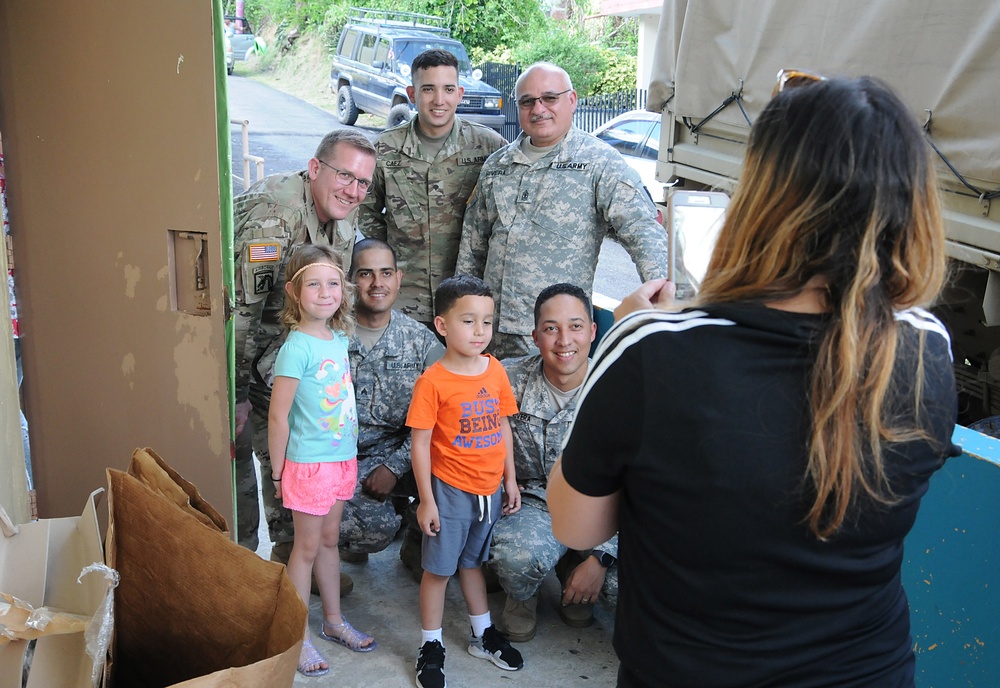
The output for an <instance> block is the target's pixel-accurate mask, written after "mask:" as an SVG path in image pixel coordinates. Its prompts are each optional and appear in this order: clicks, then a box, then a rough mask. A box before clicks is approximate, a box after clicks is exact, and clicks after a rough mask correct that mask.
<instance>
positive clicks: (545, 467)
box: [489, 284, 618, 642]
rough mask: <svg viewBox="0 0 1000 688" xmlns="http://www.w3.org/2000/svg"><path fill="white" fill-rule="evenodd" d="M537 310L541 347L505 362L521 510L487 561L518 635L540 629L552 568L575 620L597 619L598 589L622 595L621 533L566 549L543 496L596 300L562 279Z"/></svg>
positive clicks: (582, 364) (496, 537)
mask: <svg viewBox="0 0 1000 688" xmlns="http://www.w3.org/2000/svg"><path fill="white" fill-rule="evenodd" d="M534 313H535V323H536V325H535V329H534V330H533V333H532V334H533V337H534V341H535V343H536V345H537V346H538V348H539V350H540V352H541V353H540V354H538V355H532V356H524V357H521V358H508V359H506V360H504V361H503V365H504V368H506V369H507V375H508V377H509V378H510V384H511V387H513V389H514V396H515V397H516V398H517V402H518V413H517V414H515V415H513V416H511V418H510V428H511V434H512V436H513V441H514V464H515V467H516V473H517V482H518V484H519V485H520V487H521V510H520V511H519V512H517V513H515V514H510V515H509V516H504V517H503V518H501V519H500V520H499V521H498V522H497V524H496V526H495V528H494V530H493V543H492V546H491V548H490V561H489V565H490V567H491V568H492V569H493V570H494V571H495V572H496V574H497V577H498V578H499V579H500V585H501V586H502V587H503V589H504V591H505V592H506V593H507V601H506V604H505V605H504V611H503V616H502V617H501V619H500V629H501V631H502V632H503V633H505V634H506V635H507V637H508V638H510V639H511V640H516V641H519V642H524V641H527V640H530V639H531V638H532V637H533V636H534V635H535V622H536V605H537V603H538V589H539V587H540V586H541V584H542V579H543V578H545V576H546V574H548V572H549V571H551V570H553V569H555V570H556V572H557V573H559V574H560V579H561V580H562V582H563V596H562V600H561V603H562V606H561V607H560V609H559V615H560V617H562V619H563V621H565V622H566V623H567V624H569V625H571V626H575V627H584V626H587V625H589V624H590V623H592V622H593V604H594V602H595V601H596V599H597V597H598V595H599V594H602V593H603V594H604V596H605V598H606V599H607V600H608V602H610V603H611V604H615V603H617V601H618V566H617V557H618V536H617V535H615V536H614V537H613V538H611V540H609V541H608V542H607V543H605V544H603V545H601V546H600V547H598V548H596V549H594V550H591V551H585V552H574V551H567V549H566V547H564V546H563V545H562V544H561V543H560V542H559V541H558V540H556V538H555V536H554V535H553V534H552V519H551V517H550V516H549V508H548V504H547V503H546V498H545V488H546V485H547V483H548V476H549V471H550V470H552V466H553V464H555V462H556V459H557V458H558V456H559V453H560V451H562V444H563V438H564V437H565V436H566V433H567V432H568V431H569V426H570V422H571V421H572V420H573V415H574V413H575V411H576V397H577V392H578V391H579V388H580V386H581V385H582V384H583V380H584V377H585V376H586V374H587V366H588V359H587V355H588V354H589V352H590V344H591V342H592V341H593V340H594V336H595V334H596V331H597V328H596V326H595V324H594V322H593V319H592V316H591V310H590V300H589V298H588V297H587V294H586V293H585V292H584V291H583V290H582V289H580V288H579V287H577V286H574V285H571V284H556V285H553V286H551V287H547V288H546V289H543V290H542V292H541V294H539V295H538V299H537V301H536V303H535V311H534Z"/></svg>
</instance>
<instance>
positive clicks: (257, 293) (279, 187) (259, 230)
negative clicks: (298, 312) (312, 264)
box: [233, 170, 354, 544]
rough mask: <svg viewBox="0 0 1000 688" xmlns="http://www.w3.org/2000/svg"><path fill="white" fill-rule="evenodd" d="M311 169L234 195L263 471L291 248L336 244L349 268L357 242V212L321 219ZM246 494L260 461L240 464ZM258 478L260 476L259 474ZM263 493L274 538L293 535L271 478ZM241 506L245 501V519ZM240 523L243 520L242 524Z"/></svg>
mask: <svg viewBox="0 0 1000 688" xmlns="http://www.w3.org/2000/svg"><path fill="white" fill-rule="evenodd" d="M309 183H310V182H309V173H308V172H307V171H305V170H303V171H302V172H293V173H288V174H275V175H271V176H268V177H265V178H264V179H261V180H260V181H259V182H257V183H256V184H254V185H253V186H251V187H250V188H249V189H247V190H246V191H245V192H244V193H242V194H240V195H239V196H237V197H236V198H235V199H234V201H233V237H234V242H233V243H234V249H235V254H236V255H235V258H236V275H235V282H236V313H235V325H236V334H235V338H236V402H237V403H240V402H242V401H244V400H246V399H248V398H249V399H250V401H251V403H252V404H253V410H252V411H251V417H252V419H253V449H254V453H255V454H256V455H257V460H258V461H260V464H261V472H262V475H264V476H266V477H269V476H270V473H271V459H270V454H269V453H268V450H267V407H268V404H269V403H270V400H271V368H272V367H273V366H274V358H275V356H277V353H278V349H279V348H281V343H282V341H284V336H283V331H284V330H283V327H282V326H281V324H280V322H279V320H278V316H279V314H280V313H281V308H282V306H283V305H284V302H285V299H284V294H285V264H286V263H287V262H288V255H289V253H290V252H291V249H292V248H294V247H295V246H298V245H299V244H304V243H325V244H330V245H331V246H333V247H334V248H335V249H336V250H337V252H338V253H339V254H340V256H341V257H342V258H343V259H344V268H345V269H349V264H350V261H351V250H352V249H353V248H354V217H353V216H348V218H347V219H345V220H331V221H330V222H327V223H325V224H324V223H320V221H319V217H318V216H317V215H316V208H315V206H314V205H313V199H312V192H311V191H310V187H309ZM236 469H237V476H236V483H237V485H239V486H240V494H249V489H250V488H249V483H250V480H251V476H250V475H249V474H248V473H247V471H252V469H253V463H252V462H246V461H239V462H237V464H236ZM253 479H254V480H255V478H253ZM262 482H263V485H262V486H261V488H262V489H261V495H262V496H263V500H264V515H265V516H266V517H267V523H268V529H269V531H270V534H271V540H272V542H274V543H275V544H280V543H290V542H291V541H292V515H291V512H290V511H288V510H287V509H285V508H284V507H283V506H281V504H280V502H278V501H277V500H275V498H274V485H272V484H271V481H270V480H269V479H268V480H263V481H262ZM241 507H244V508H243V511H244V512H247V510H248V509H249V508H250V505H249V504H248V503H246V504H244V503H239V502H238V503H237V514H236V515H237V520H239V521H242V520H243V519H242V518H241V517H240V511H241ZM237 527H238V528H239V524H237Z"/></svg>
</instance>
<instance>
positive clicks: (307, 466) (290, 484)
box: [281, 458, 358, 516]
mask: <svg viewBox="0 0 1000 688" xmlns="http://www.w3.org/2000/svg"><path fill="white" fill-rule="evenodd" d="M357 482H358V460H357V458H354V459H351V460H349V461H326V462H323V463H296V462H294V461H291V460H289V459H286V460H285V466H284V468H282V470H281V501H282V503H283V504H284V505H285V508H287V509H291V510H292V511H301V512H302V513H304V514H311V515H312V516H326V515H327V514H328V513H330V509H332V508H333V505H334V504H336V503H337V502H338V501H341V502H346V501H347V500H349V499H350V498H351V497H353V496H354V488H355V487H356V486H357Z"/></svg>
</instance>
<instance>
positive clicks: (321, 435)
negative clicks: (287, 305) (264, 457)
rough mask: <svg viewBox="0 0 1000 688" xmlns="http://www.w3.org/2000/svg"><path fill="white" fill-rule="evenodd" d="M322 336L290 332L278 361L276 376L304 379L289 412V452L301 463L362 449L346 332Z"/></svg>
mask: <svg viewBox="0 0 1000 688" xmlns="http://www.w3.org/2000/svg"><path fill="white" fill-rule="evenodd" d="M330 331H331V332H332V333H333V339H331V340H325V339H317V338H316V337H313V336H311V335H308V334H304V333H302V332H299V331H297V330H292V331H291V332H289V333H288V339H286V340H285V343H284V344H282V345H281V350H280V351H278V357H277V358H276V359H275V362H274V374H275V376H282V377H291V378H295V379H296V380H298V381H299V386H298V388H297V389H296V390H295V400H294V401H293V402H292V408H291V410H290V411H289V413H288V427H289V435H288V448H287V449H286V451H285V458H287V459H289V460H290V461H295V462H296V463H321V462H324V461H349V460H351V459H353V458H354V457H355V456H357V455H358V410H357V407H356V405H355V401H354V383H353V381H352V380H351V363H350V359H349V358H348V356H347V337H345V336H344V335H343V334H341V333H339V332H336V331H334V330H330Z"/></svg>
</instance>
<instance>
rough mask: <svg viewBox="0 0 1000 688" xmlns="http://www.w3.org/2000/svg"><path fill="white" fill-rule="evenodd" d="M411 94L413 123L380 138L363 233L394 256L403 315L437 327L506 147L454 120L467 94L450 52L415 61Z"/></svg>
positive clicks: (474, 126)
mask: <svg viewBox="0 0 1000 688" xmlns="http://www.w3.org/2000/svg"><path fill="white" fill-rule="evenodd" d="M411 75H412V78H413V85H412V86H409V87H407V89H406V92H407V94H408V95H409V96H410V100H411V101H413V103H415V104H416V106H417V114H416V116H415V117H414V118H413V119H412V120H410V122H409V123H407V124H402V125H400V126H398V127H394V128H393V129H389V130H388V131H384V132H382V133H381V134H379V136H378V138H376V139H375V148H376V150H377V151H378V163H377V164H376V166H375V177H374V180H373V184H372V188H371V193H369V194H368V198H366V199H365V201H364V203H362V205H361V210H360V211H359V217H358V226H359V229H360V230H361V233H362V234H364V235H365V236H366V237H372V238H376V239H382V240H383V241H385V242H387V243H388V244H389V245H390V246H392V247H393V249H394V250H395V251H396V256H397V258H398V260H399V268H400V269H401V270H402V271H403V283H402V286H401V287H400V291H399V304H398V306H397V307H398V308H399V310H401V311H402V312H403V313H406V314H407V315H409V316H411V317H412V318H414V319H416V320H418V321H420V322H422V323H426V324H430V323H431V322H433V320H434V290H435V289H437V287H438V285H439V284H440V283H441V282H442V281H443V280H444V279H446V278H448V277H451V276H452V275H454V274H455V260H456V258H457V257H458V245H459V240H460V238H461V235H462V218H463V217H464V215H465V207H466V203H467V202H468V200H469V196H470V195H471V194H472V190H473V189H474V188H475V186H476V181H477V180H478V179H479V170H480V168H481V167H482V166H483V163H484V162H485V161H486V158H487V157H489V156H490V154H491V153H493V152H494V151H496V150H498V149H499V148H501V147H503V146H504V144H506V143H507V142H506V141H505V140H504V138H503V137H502V136H500V134H498V133H496V132H495V131H493V130H492V129H490V128H488V127H485V126H482V125H480V124H474V123H472V122H468V121H466V120H463V119H462V118H461V117H458V116H456V114H455V109H456V108H457V107H458V104H459V103H460V102H461V101H462V93H463V92H464V89H463V88H462V87H461V86H460V85H459V79H458V59H457V58H456V57H455V56H454V55H452V54H451V53H450V52H448V51H447V50H439V49H434V50H427V51H425V52H422V53H420V54H419V55H417V57H416V58H414V60H413V63H412V66H411Z"/></svg>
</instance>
